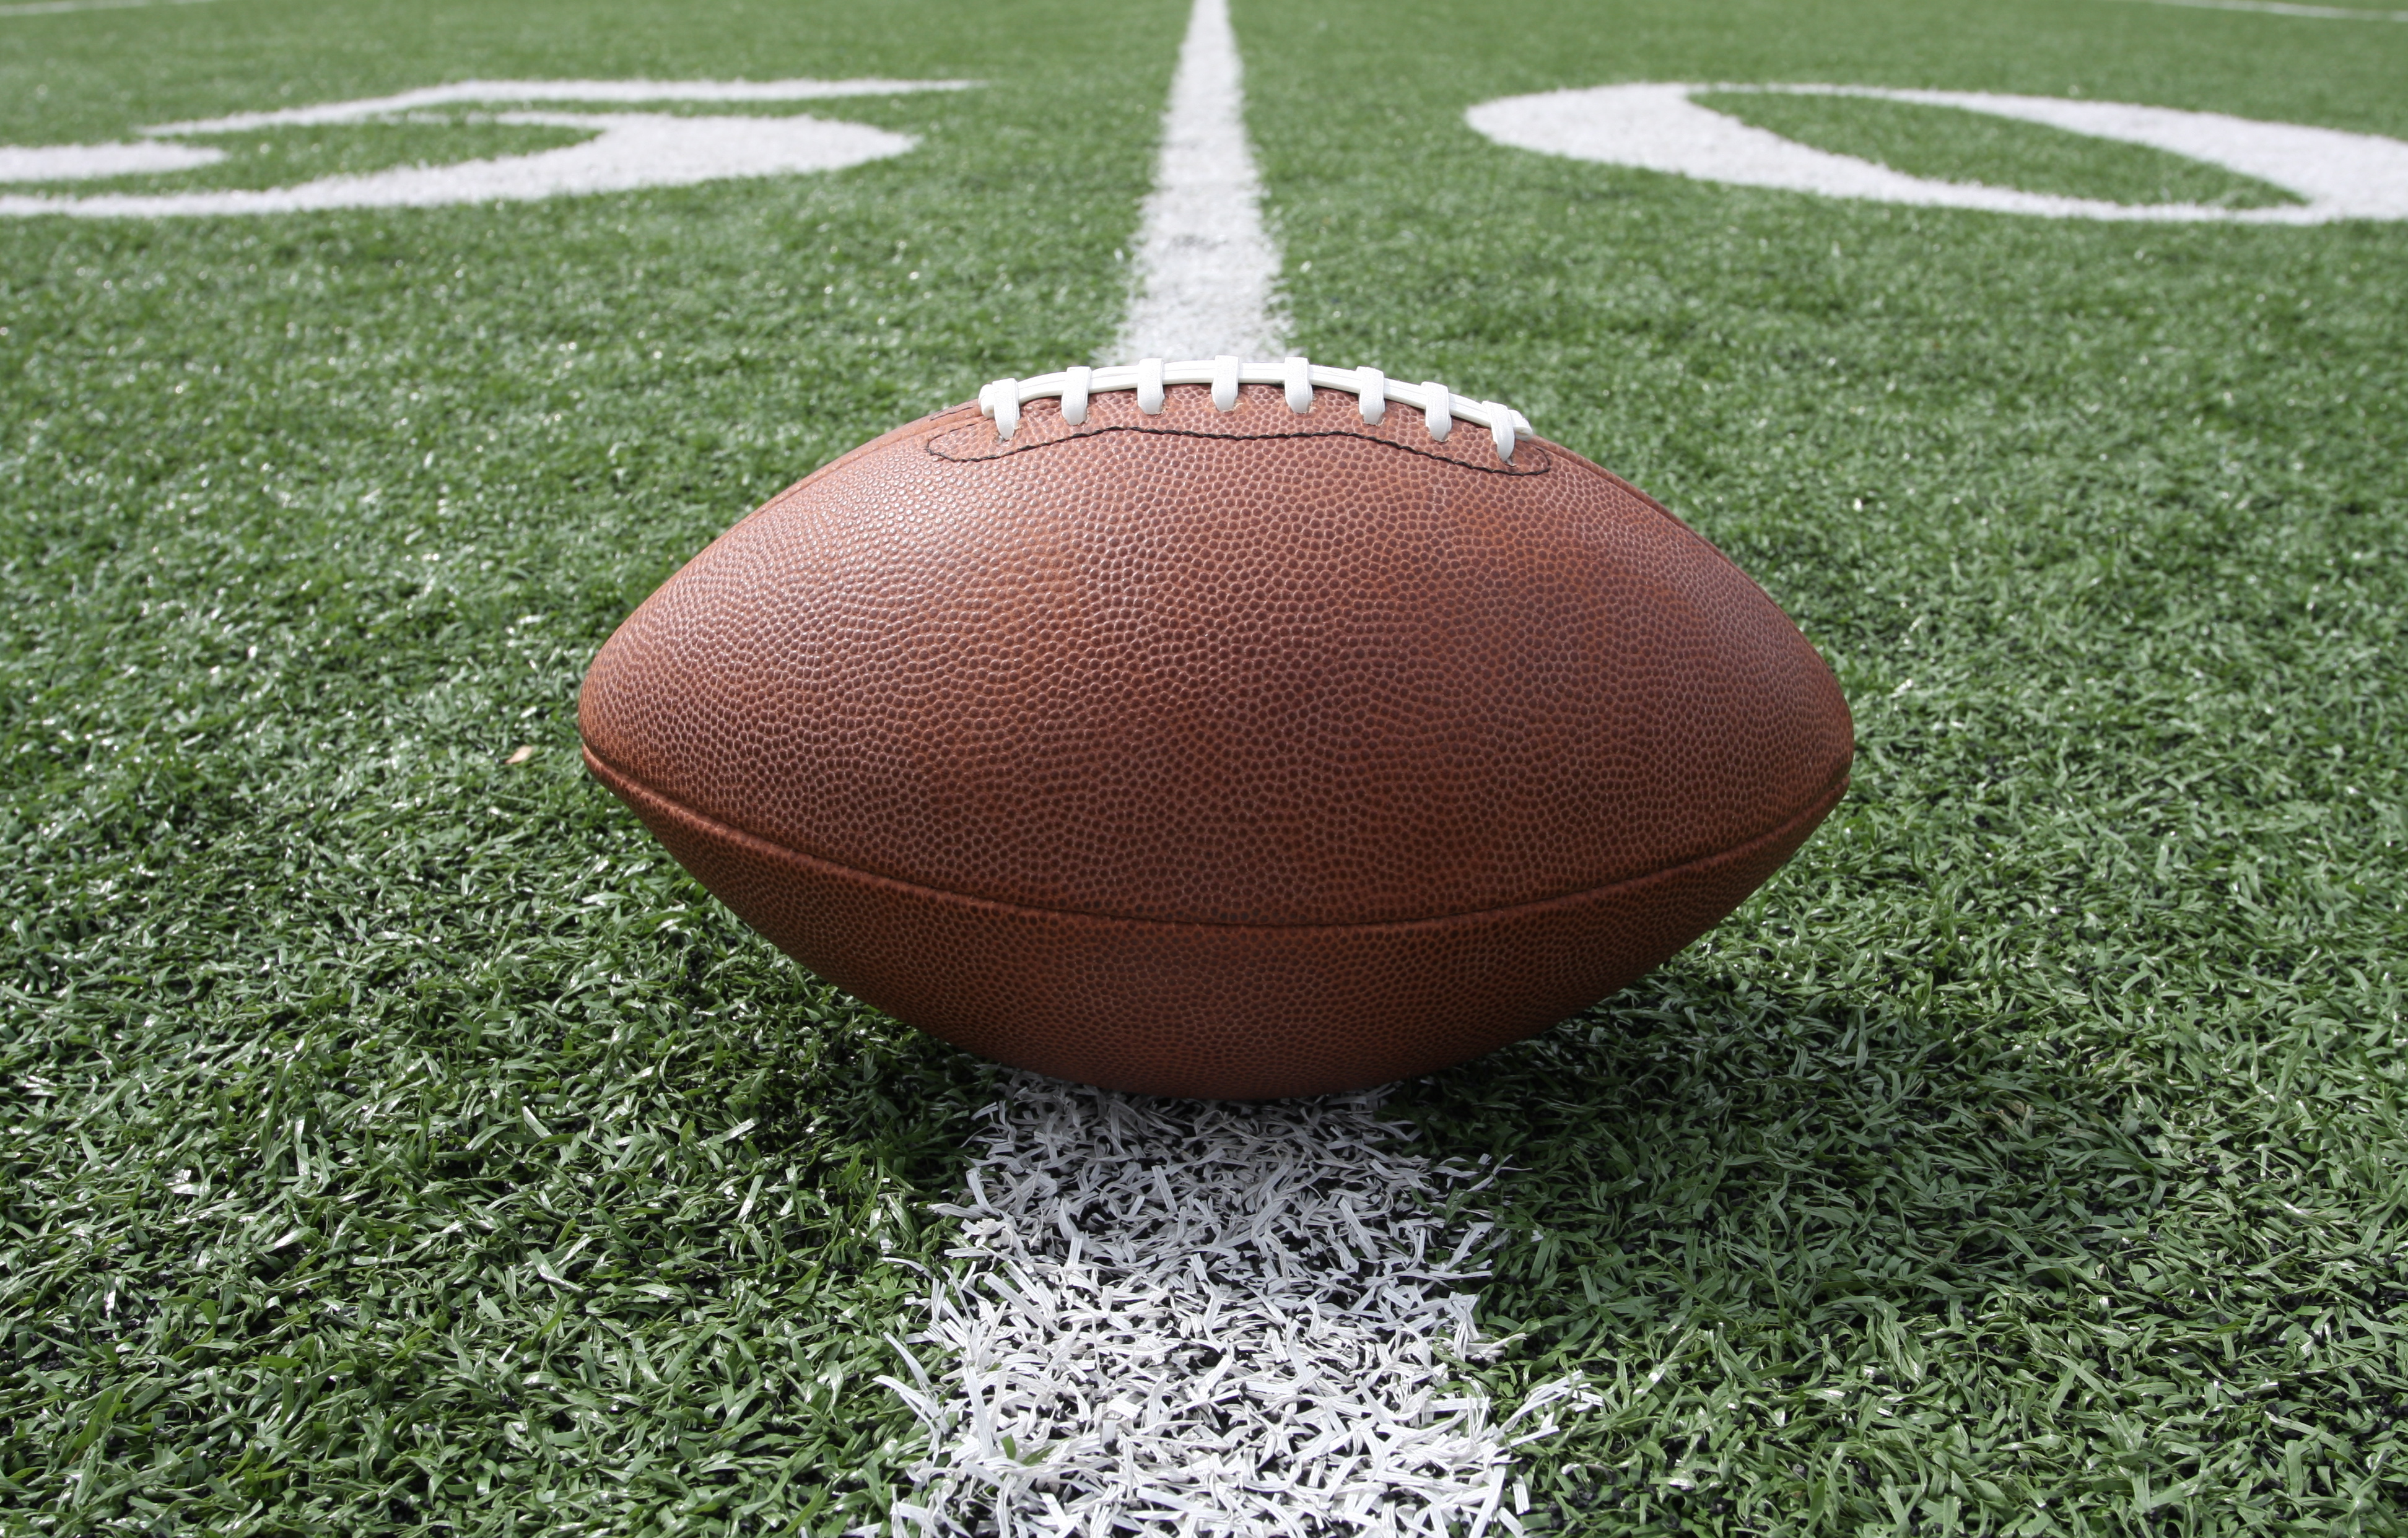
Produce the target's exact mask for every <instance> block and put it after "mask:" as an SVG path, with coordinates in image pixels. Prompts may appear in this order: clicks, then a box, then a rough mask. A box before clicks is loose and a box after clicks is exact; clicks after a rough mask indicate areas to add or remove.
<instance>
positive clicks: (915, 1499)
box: [858, 1075, 1594, 1538]
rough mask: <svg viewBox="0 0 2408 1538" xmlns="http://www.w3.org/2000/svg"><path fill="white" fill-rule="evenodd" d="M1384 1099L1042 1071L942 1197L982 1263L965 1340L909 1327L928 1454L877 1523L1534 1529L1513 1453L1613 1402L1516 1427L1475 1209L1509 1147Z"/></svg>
mask: <svg viewBox="0 0 2408 1538" xmlns="http://www.w3.org/2000/svg"><path fill="white" fill-rule="evenodd" d="M1378 1107H1379V1096H1378V1094H1377V1093H1376V1092H1374V1093H1365V1094H1353V1095H1333V1096H1330V1097H1328V1098H1326V1099H1324V1100H1317V1101H1282V1102H1273V1103H1270V1104H1259V1105H1246V1104H1229V1103H1226V1102H1209V1101H1208V1102H1197V1101H1170V1100H1154V1099H1149V1098H1146V1097H1142V1096H1137V1095H1123V1094H1115V1093H1112V1092H1111V1091H1109V1090H1101V1089H1081V1088H1078V1087H1076V1086H1073V1085H1067V1084H1061V1083H1057V1082H1055V1081H1054V1080H1050V1079H1040V1078H1038V1077H1036V1076H1035V1075H1019V1076H1017V1077H1016V1078H1015V1080H1014V1081H1012V1082H1011V1084H1010V1086H1009V1088H1008V1089H1007V1093H1006V1097H1005V1099H1004V1100H1003V1101H1002V1102H1001V1103H1000V1104H996V1105H995V1106H993V1107H991V1108H990V1110H989V1113H988V1114H989V1117H990V1118H991V1119H990V1122H989V1127H988V1131H987V1132H986V1135H985V1136H984V1137H983V1138H982V1140H981V1141H982V1147H981V1149H980V1151H979V1153H978V1156H977V1158H976V1160H975V1161H974V1162H973V1163H972V1164H971V1166H970V1169H969V1172H968V1181H967V1185H968V1189H967V1191H966V1192H965V1199H964V1200H963V1201H962V1202H960V1203H948V1204H945V1205H940V1206H938V1207H937V1208H936V1209H935V1210H936V1211H937V1212H939V1213H941V1214H943V1215H945V1216H947V1217H950V1218H954V1219H956V1220H957V1221H959V1222H960V1224H961V1242H960V1243H959V1244H958V1245H956V1246H954V1247H953V1248H952V1249H951V1250H950V1251H949V1252H948V1253H949V1254H951V1255H952V1257H953V1260H954V1263H955V1265H956V1266H957V1267H958V1268H959V1269H957V1270H955V1271H954V1272H953V1274H951V1275H946V1276H943V1277H939V1278H937V1279H936V1280H935V1282H934V1285H933V1287H932V1289H931V1292H930V1296H929V1298H928V1303H927V1306H928V1310H929V1320H928V1326H927V1328H926V1329H925V1331H923V1332H919V1333H917V1334H914V1335H913V1336H912V1337H911V1342H910V1346H920V1347H934V1348H935V1354H937V1355H938V1356H939V1358H940V1359H942V1360H940V1361H939V1362H937V1363H930V1364H924V1363H923V1362H922V1361H921V1360H919V1359H918V1356H917V1355H916V1354H915V1353H914V1352H913V1351H912V1350H911V1349H910V1346H905V1345H904V1344H903V1343H900V1342H896V1343H895V1344H896V1347H897V1349H898V1350H900V1351H902V1353H903V1357H904V1360H905V1363H906V1365H907V1367H908V1369H909V1371H910V1374H911V1375H912V1379H913V1381H911V1382H909V1383H906V1382H902V1381H899V1380H897V1379H896V1378H893V1377H886V1378H882V1379H881V1380H880V1381H881V1382H882V1383H884V1384H885V1385H886V1386H887V1387H888V1388H891V1389H893V1390H894V1391H895V1392H896V1394H898V1395H899V1396H901V1398H902V1399H903V1401H904V1402H905V1403H907V1404H909V1405H910V1408H911V1410H912V1411H913V1413H914V1414H915V1415H917V1416H918V1417H919V1418H920V1420H921V1421H922V1422H923V1423H924V1424H925V1427H926V1429H927V1431H928V1435H929V1447H928V1452H927V1455H926V1457H925V1459H924V1460H921V1461H920V1462H919V1463H917V1464H916V1465H914V1466H913V1467H912V1468H910V1471H909V1472H908V1478H909V1480H910V1485H911V1486H912V1488H911V1490H910V1493H909V1495H908V1496H906V1497H904V1498H901V1499H898V1500H896V1502H895V1504H894V1509H893V1514H892V1515H893V1521H892V1525H891V1528H890V1533H889V1534H882V1535H879V1538H890V1535H891V1538H1038V1535H1039V1534H1046V1535H1061V1538H1074V1535H1075V1538H1090V1535H1096V1538H1100V1535H1113V1538H1131V1535H1136V1538H1157V1535H1158V1538H1301V1535H1305V1534H1318V1535H1324V1538H1349V1535H1355V1538H1480V1535H1481V1534H1483V1533H1484V1531H1496V1530H1498V1529H1501V1530H1503V1531H1504V1532H1506V1533H1518V1532H1519V1531H1521V1528H1522V1524H1521V1522H1520V1520H1519V1517H1518V1516H1517V1515H1516V1514H1517V1513H1518V1512H1520V1511H1521V1510H1523V1509H1525V1508H1526V1507H1527V1494H1526V1493H1524V1492H1522V1491H1520V1490H1513V1491H1511V1492H1509V1490H1508V1485H1509V1483H1510V1482H1511V1481H1512V1460H1513V1448H1514V1447H1515V1446H1516V1445H1519V1444H1520V1443H1522V1442H1526V1441H1528V1440H1530V1439H1531V1438H1533V1437H1537V1436H1543V1435H1546V1434H1548V1433H1549V1432H1551V1431H1554V1430H1555V1421H1554V1419H1553V1418H1552V1417H1553V1414H1554V1412H1555V1410H1557V1409H1559V1408H1564V1407H1567V1406H1568V1402H1569V1404H1570V1405H1582V1404H1585V1403H1588V1402H1589V1400H1591V1399H1593V1397H1594V1396H1592V1395H1589V1394H1588V1392H1587V1390H1585V1389H1584V1388H1582V1387H1581V1386H1580V1385H1579V1384H1578V1383H1576V1382H1574V1381H1572V1380H1564V1381H1560V1382H1556V1383H1552V1384H1548V1385H1545V1386H1542V1387H1541V1388H1539V1389H1537V1390H1536V1391H1534V1392H1533V1393H1531V1394H1530V1395H1529V1396H1528V1397H1527V1399H1526V1400H1525V1402H1524V1403H1522V1404H1521V1405H1520V1406H1518V1407H1517V1408H1516V1409H1515V1410H1514V1411H1513V1413H1512V1414H1511V1415H1508V1416H1504V1417H1497V1418H1492V1417H1491V1413H1490V1405H1489V1402H1488V1400H1487V1398H1486V1396H1484V1394H1482V1393H1480V1392H1479V1391H1478V1390H1477V1389H1476V1388H1474V1387H1473V1386H1472V1385H1470V1384H1468V1383H1466V1382H1465V1381H1464V1380H1463V1378H1462V1376H1461V1374H1459V1373H1458V1372H1457V1370H1456V1369H1455V1366H1454V1365H1453V1364H1452V1362H1451V1360H1450V1359H1451V1358H1452V1359H1464V1358H1480V1357H1484V1356H1486V1355H1488V1354H1489V1353H1490V1352H1491V1351H1493V1350H1494V1349H1495V1346H1494V1343H1491V1342H1489V1341H1486V1340H1484V1339H1483V1338H1482V1337H1481V1334H1480V1332H1479V1331H1478V1329H1477V1327H1476V1326H1475V1325H1474V1323H1473V1320H1472V1305H1473V1298H1472V1294H1471V1293H1470V1292H1469V1290H1468V1288H1469V1285H1470V1284H1471V1283H1472V1282H1474V1281H1475V1280H1476V1279H1477V1278H1478V1277H1480V1276H1481V1275H1484V1266H1483V1264H1482V1263H1481V1262H1482V1260H1484V1255H1485V1251H1486V1249H1487V1247H1488V1244H1489V1241H1490V1239H1491V1236H1492V1233H1493V1230H1492V1229H1491V1228H1490V1225H1489V1224H1488V1223H1487V1222H1486V1221H1484V1219H1483V1217H1482V1215H1481V1214H1480V1213H1478V1212H1477V1211H1476V1210H1465V1209H1464V1206H1463V1203H1465V1201H1466V1200H1467V1199H1468V1198H1469V1197H1470V1196H1471V1195H1472V1193H1474V1192H1476V1191H1478V1190H1479V1189H1480V1188H1481V1187H1482V1186H1484V1184H1486V1180H1487V1177H1488V1176H1490V1175H1493V1174H1494V1173H1495V1172H1494V1166H1489V1167H1488V1168H1487V1169H1481V1168H1478V1167H1474V1166H1469V1165H1465V1164H1461V1163H1457V1162H1455V1161H1443V1160H1434V1159H1430V1158H1428V1157H1426V1156H1421V1155H1417V1154H1415V1153H1413V1152H1412V1150H1411V1149H1410V1148H1409V1147H1408V1146H1406V1143H1407V1140H1408V1139H1409V1138H1410V1136H1411V1132H1410V1131H1409V1130H1408V1129H1406V1128H1404V1127H1401V1126H1397V1125H1393V1124H1390V1123H1387V1122H1385V1121H1383V1120H1382V1119H1381V1118H1380V1116H1379V1112H1378ZM1485 1162H1486V1161H1483V1163H1485ZM1450 1199H1452V1203H1451V1202H1450ZM1451 1204H1452V1206H1453V1216H1452V1217H1450V1207H1451ZM858 1531H860V1533H861V1534H862V1538H869V1535H870V1533H871V1531H872V1530H870V1529H867V1528H864V1529H861V1530H858ZM1499 1538H1502V1534H1499Z"/></svg>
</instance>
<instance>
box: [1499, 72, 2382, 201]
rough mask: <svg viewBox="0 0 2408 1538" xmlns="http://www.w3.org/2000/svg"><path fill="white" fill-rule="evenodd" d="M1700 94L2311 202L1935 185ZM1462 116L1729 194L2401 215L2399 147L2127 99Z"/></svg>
mask: <svg viewBox="0 0 2408 1538" xmlns="http://www.w3.org/2000/svg"><path fill="white" fill-rule="evenodd" d="M1709 91H1762V92H1779V93H1794V94H1810V95H1834V96H1867V97H1873V98H1876V99H1880V100H1885V101H1899V102H1914V103H1919V104H1922V105H1925V106H1930V107H1958V108H1961V109H1963V110H1965V111H1969V112H1985V113H1988V114H1990V115H1991V116H1994V117H2001V118H2015V119H2020V120H2022V121H2027V122H2037V123H2043V124H2046V125H2048V126H2050V127H2053V128H2062V129H2066V130H2068V131H2070V132H2072V133H2076V134H2087V135H2092V136H2094V137H2097V138H2104V139H2115V140H2120V141H2122V142H2124V143H2127V144H2141V145H2147V146H2149V147H2150V148H2152V149H2157V150H2166V151H2168V152H2170V153H2172V154H2177V155H2185V156H2188V157H2189V158H2191V159H2193V160H2200V161H2206V162H2208V163H2210V164H2215V165H2221V166H2223V167H2225V168H2226V169H2228V170H2231V171H2237V172H2239V173H2240V174H2241V175H2243V176H2246V177H2254V178H2257V179H2258V180H2260V181H2265V182H2270V183H2272V185H2274V186H2276V187H2280V188H2282V189H2283V190H2285V191H2286V192H2295V193H2297V194H2298V195H2299V196H2300V197H2301V198H2304V199H2305V200H2306V201H2305V202H2304V203H2300V204H2292V205H2288V206H2275V207H2267V208H2223V207H2213V206H2206V205H2202V204H2195V203H2109V202H2105V201H2102V200H2100V199H2096V198H2076V197H2059V196H2056V195H2054V194H2051V193H2044V192H2023V191H2021V190H2019V189H2016V188H2012V187H1994V186H1989V185H1986V184H1985V183H1981V182H1962V181H1939V180H1934V179H1931V178H1925V177H1915V176H1909V175H1908V174H1906V173H1905V172H1903V171H1898V170H1894V169H1892V168H1891V167H1889V166H1886V165H1882V164H1876V163H1875V162H1872V161H1869V160H1860V159H1858V158H1856V156H1854V155H1836V154H1832V153H1831V152H1829V151H1828V150H1817V149H1814V148H1813V147H1812V146H1810V145H1804V144H1799V143H1798V142H1797V141H1796V140H1794V139H1787V138H1784V137H1783V136H1782V135H1778V134H1775V133H1772V132H1770V130H1768V129H1762V128H1757V127H1756V126H1754V125H1753V124H1750V123H1744V122H1742V121H1739V120H1738V119H1736V118H1732V117H1728V116H1726V115H1725V114H1723V113H1720V112H1717V111H1714V110H1713V108H1711V107H1703V106H1700V105H1699V104H1698V103H1696V102H1694V101H1692V100H1690V97H1691V96H1692V95H1694V94H1696V93H1699V92H1709ZM1464 118H1465V121H1468V122H1469V124H1470V125H1471V126H1472V127H1473V128H1474V129H1476V130H1478V131H1479V132H1480V133H1482V134H1484V135H1487V136H1488V137H1489V138H1491V139H1494V140H1496V141H1497V142H1498V143H1499V144H1504V145H1510V146H1512V147H1514V148H1517V149H1523V150H1538V151H1540V152H1541V153H1545V154H1556V155H1566V156H1570V157H1571V158H1573V159H1577V160H1589V161H1598V162H1601V163H1603V164H1610V165H1631V166H1638V167H1641V168H1642V169H1645V170H1650V171H1663V172H1670V173H1671V174H1674V175H1677V176H1686V177H1695V178H1699V179H1702V180H1707V181H1719V182H1724V183H1727V184H1728V185H1731V186H1739V187H1766V188H1773V189H1777V190H1779V191H1784V192H1815V193H1820V194H1822V195H1825V196H1828V197H1848V198H1863V199H1868V200H1871V201H1873V202H1880V203H1902V204H1913V205H1920V206H1926V207H1943V208H1975V209H1984V210H1987V211H1989V212H1993V213H2011V214H2037V215H2040V216H2042V217H2045V218H2052V219H2096V220H2130V221H2150V222H2166V223H2200V222H2210V221H2214V222H2221V223H2232V224H2325V223H2329V222H2331V221H2335V220H2343V219H2408V143H2402V142H2401V141H2400V140H2398V139H2392V138H2385V137H2383V136H2381V135H2374V134H2353V133H2346V132H2343V131H2342V130H2340V129H2335V128H2315V127H2311V126H2308V125H2306V124H2302V123H2286V122H2265V121H2258V120H2257V119H2252V118H2236V117H2231V116H2229V115H2228V114H2225V113H2222V112H2191V111H2185V110H2180V109H2177V108H2174V107H2142V106H2136V105H2133V104H2131V103H2127V102H2094V101H2070V100H2066V99H2063V98H2059V97H2055V96H2006V95H1992V94H1990V93H1986V92H1974V91H1899V90H1892V89H1888V88H1885V87H1878V86H1856V85H1702V84H1695V83H1691V84H1676V83H1670V82H1663V83H1653V82H1651V83H1648V84H1643V85H1613V86H1598V87H1594V88H1591V89H1587V90H1570V91H1550V92H1543V93H1538V94H1535V95H1528V96H1509V97H1505V98H1503V99H1501V100H1498V101H1493V102H1484V103H1482V104H1481V105H1480V106H1478V107H1472V108H1471V109H1469V111H1467V112H1466V113H1465V114H1464Z"/></svg>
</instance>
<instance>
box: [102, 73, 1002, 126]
mask: <svg viewBox="0 0 2408 1538" xmlns="http://www.w3.org/2000/svg"><path fill="white" fill-rule="evenodd" d="M977 84H978V82H977V81H976V80H882V79H854V80H456V81H454V82H452V84H450V85H430V86H424V87H422V88H420V89H419V90H416V91H404V92H399V93H395V94H394V95H391V96H366V97H363V98H361V99H359V100H357V101H349V102H321V103H318V104H317V105H315V106H312V107H279V108H278V109H277V110H275V111H272V112H236V113H234V114H232V115H231V116H228V117H223V118H201V119H196V120H195V121H191V122H165V123H161V124H160V125H159V126H157V127H156V128H146V129H144V130H142V132H144V133H145V134H238V133H246V132H249V131H250V130H251V129H255V128H282V127H287V126H294V127H306V126H308V125H309V124H312V123H327V122H366V121H368V120H370V119H372V118H389V117H394V116H396V115H398V114H401V113H405V112H420V111H424V110H426V109H428V108H431V107H460V106H464V105H485V106H491V105H495V104H497V103H501V102H612V103H619V104H623V105H624V104H631V103H638V102H714V103H719V104H722V105H726V104H731V103H737V102H815V101H825V100H827V99H829V98H831V97H836V96H899V95H902V94H904V93H908V92H913V91H968V90H969V89H970V88H971V87H973V86H975V85H977Z"/></svg>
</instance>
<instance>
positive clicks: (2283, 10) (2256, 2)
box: [2146, 0, 2408, 21]
mask: <svg viewBox="0 0 2408 1538" xmlns="http://www.w3.org/2000/svg"><path fill="white" fill-rule="evenodd" d="M2146 3H2147V4H2149V5H2153V6H2186V7H2190V8H2191V9H2193V10H2254V11H2256V12H2257V13H2258V14H2259V15H2260V16H2308V17H2314V18H2315V20H2317V21H2408V10H2353V9H2351V8H2350V7H2345V6H2294V5H2290V4H2288V3H2287V0H2146Z"/></svg>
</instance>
